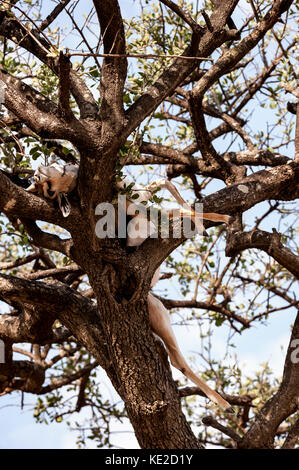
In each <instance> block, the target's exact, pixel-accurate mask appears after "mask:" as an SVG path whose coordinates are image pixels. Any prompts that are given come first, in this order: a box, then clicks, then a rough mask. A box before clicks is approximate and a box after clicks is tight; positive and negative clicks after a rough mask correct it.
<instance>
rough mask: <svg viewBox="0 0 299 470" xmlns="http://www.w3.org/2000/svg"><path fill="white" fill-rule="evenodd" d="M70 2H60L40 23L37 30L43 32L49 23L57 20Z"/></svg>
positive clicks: (67, 0) (66, 0) (63, 0)
mask: <svg viewBox="0 0 299 470" xmlns="http://www.w3.org/2000/svg"><path fill="white" fill-rule="evenodd" d="M70 1H71V0H60V2H59V3H58V5H57V6H56V7H55V8H54V10H53V11H51V13H50V14H49V15H48V16H47V18H46V19H44V20H43V21H42V23H41V24H40V26H39V29H40V30H41V31H44V30H45V29H46V28H48V27H49V26H50V24H51V23H53V21H54V20H55V19H56V18H57V16H58V15H60V13H61V12H62V11H63V10H64V8H65V7H66V6H67V4H68V3H70Z"/></svg>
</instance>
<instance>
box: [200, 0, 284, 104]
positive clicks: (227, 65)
mask: <svg viewBox="0 0 299 470" xmlns="http://www.w3.org/2000/svg"><path fill="white" fill-rule="evenodd" d="M291 4H292V0H275V1H274V2H273V6H272V8H271V9H270V10H269V12H268V13H267V14H266V16H265V17H264V18H263V19H262V20H261V21H260V22H259V23H258V25H257V26H256V28H255V29H254V30H253V31H252V33H250V34H249V35H248V36H247V37H246V38H244V39H243V40H242V41H241V42H240V43H239V44H238V45H237V46H235V47H234V48H233V49H229V50H228V51H227V52H225V53H224V54H223V55H222V56H221V57H220V58H219V60H218V61H217V62H216V64H215V65H213V66H212V67H211V69H210V70H209V71H208V72H207V73H206V74H205V75H204V76H203V77H202V78H200V80H199V81H198V83H197V84H196V85H195V87H194V88H193V90H192V92H191V93H192V96H193V98H197V99H200V98H202V97H203V95H204V93H205V92H206V91H207V90H208V89H209V88H210V86H211V85H212V84H213V83H215V82H216V80H218V79H219V78H220V77H221V76H222V75H223V74H225V73H226V72H228V71H229V70H230V69H231V67H233V66H235V65H236V64H237V63H238V62H240V60H241V59H242V58H243V57H244V56H245V55H246V54H248V52H249V51H250V50H252V49H253V48H254V47H255V46H256V45H257V43H258V42H259V41H260V39H261V38H262V37H263V36H264V35H265V34H266V32H267V31H269V29H271V28H272V27H273V26H274V24H275V23H276V22H277V21H278V20H279V19H280V16H281V15H282V14H283V13H284V12H285V11H286V10H287V9H288V8H289V7H290V5H291Z"/></svg>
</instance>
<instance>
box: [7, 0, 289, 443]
mask: <svg viewBox="0 0 299 470" xmlns="http://www.w3.org/2000/svg"><path fill="white" fill-rule="evenodd" d="M242 3H244V2H242ZM79 5H80V6H79V8H78V9H77V10H76V11H77V15H78V16H77V18H80V14H82V15H83V13H86V10H87V9H88V7H89V6H90V5H91V2H83V1H81V2H80V4H79ZM87 6H88V7H87ZM120 6H121V9H122V13H123V16H124V17H125V18H128V17H130V16H132V14H133V13H134V12H135V11H136V9H137V8H138V2H137V1H123V0H121V1H120ZM243 6H244V5H243ZM52 8H53V3H52V2H44V9H45V14H47V13H48V12H49V11H51V10H52ZM63 21H64V17H63V15H62V16H61V17H60V18H59V24H63ZM82 21H83V16H82ZM69 41H70V44H72V42H71V41H73V39H69ZM69 47H70V46H69ZM254 120H255V126H256V128H265V129H266V120H267V111H266V110H264V109H262V110H260V109H258V108H257V109H256V110H255V114H254ZM289 156H290V155H289ZM258 211H259V209H258V208H255V209H254V210H253V211H251V212H250V213H248V215H247V222H248V223H250V220H253V218H254V216H255V215H256V214H257V213H258ZM274 224H275V221H274V220H271V219H270V220H268V219H267V221H265V223H264V226H263V228H264V229H268V230H271V228H272V226H273V225H274ZM167 282H168V290H169V296H170V297H171V298H175V297H174V296H175V295H176V294H177V291H176V289H175V286H174V285H173V284H172V281H171V280H168V281H167ZM164 285H165V281H163V284H162V283H160V284H159V286H158V289H160V288H162V286H164ZM295 313H296V312H295V310H292V311H291V310H288V311H281V312H279V313H275V314H273V315H272V317H271V318H270V319H269V322H268V325H267V326H263V325H260V324H259V325H258V326H257V327H255V326H253V327H252V328H250V329H249V330H247V331H245V332H243V334H242V336H235V337H234V343H235V345H236V352H237V353H238V357H239V363H240V365H242V366H243V367H244V369H246V374H247V375H251V374H252V373H253V372H254V371H255V370H256V369H257V368H258V366H259V364H261V363H264V362H266V361H269V365H270V367H271V368H272V369H273V371H274V372H275V374H276V375H277V376H278V377H279V376H280V375H281V373H282V369H283V361H284V354H283V351H284V352H285V351H286V348H287V345H288V342H289V337H290V326H291V324H292V322H293V321H294V318H295ZM176 320H178V318H176V316H175V315H174V316H173V323H176ZM174 330H175V334H176V336H177V338H178V342H179V344H180V346H181V349H182V351H183V353H184V355H185V356H186V357H188V356H194V357H195V359H196V362H195V364H196V365H198V368H199V369H200V367H201V362H200V360H199V359H198V357H197V358H196V351H197V349H198V344H199V343H200V331H199V329H198V325H197V324H196V323H195V322H193V323H192V325H189V326H188V327H187V326H181V325H175V326H174ZM228 333H229V331H228V328H227V327H226V326H223V327H222V328H219V329H218V330H217V331H216V333H215V336H214V342H213V351H214V356H215V358H217V357H218V358H222V357H223V351H224V350H225V347H226V337H227V334H228ZM281 348H283V351H282V350H281ZM173 373H174V377H175V378H180V377H181V375H180V373H179V372H178V371H176V370H175V369H173ZM99 380H101V382H102V384H103V391H104V393H107V397H111V395H112V396H113V397H114V399H115V401H118V397H117V395H116V393H115V392H114V391H113V389H112V387H111V385H110V382H109V379H108V378H107V376H106V374H105V373H104V372H103V371H100V372H99ZM35 400H36V397H35V396H30V395H27V396H26V397H25V403H26V406H25V407H24V409H23V410H21V408H20V403H21V395H20V394H18V395H11V396H6V397H1V400H0V429H1V432H0V448H2V449H16V448H22V449H27V448H34V449H37V448H49V449H64V448H75V447H76V437H77V435H76V433H75V432H70V430H69V428H68V426H67V425H66V424H65V423H64V422H63V423H59V424H58V423H52V424H51V425H45V424H36V423H35V420H34V418H33V412H32V408H33V406H34V403H35ZM81 417H82V415H80V419H81ZM76 418H79V417H75V419H76ZM113 429H114V430H115V432H116V433H115V434H114V435H113V437H112V442H114V443H115V445H116V446H119V447H123V448H137V447H138V445H137V442H136V439H135V437H134V435H133V433H132V430H131V428H130V424H129V423H127V424H125V425H124V426H120V425H119V424H118V423H116V424H115V425H114V427H113ZM118 431H120V433H118ZM124 431H128V433H125V432H124ZM90 446H92V444H90Z"/></svg>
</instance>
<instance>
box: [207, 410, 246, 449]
mask: <svg viewBox="0 0 299 470" xmlns="http://www.w3.org/2000/svg"><path fill="white" fill-rule="evenodd" d="M202 422H203V424H205V425H206V426H212V427H213V428H215V429H218V431H220V432H222V433H224V434H226V435H227V436H229V437H230V438H231V439H233V441H235V442H237V443H239V442H241V440H242V438H241V437H240V436H239V434H237V433H236V431H234V430H233V429H232V428H228V427H226V426H223V425H222V424H220V423H218V421H217V420H216V419H215V418H213V416H205V417H204V418H203V419H202Z"/></svg>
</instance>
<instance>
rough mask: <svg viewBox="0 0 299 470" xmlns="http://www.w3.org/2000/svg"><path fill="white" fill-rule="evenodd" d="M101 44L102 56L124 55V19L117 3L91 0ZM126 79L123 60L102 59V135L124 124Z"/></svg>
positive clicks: (111, 132) (110, 132) (124, 61)
mask: <svg viewBox="0 0 299 470" xmlns="http://www.w3.org/2000/svg"><path fill="white" fill-rule="evenodd" d="M93 3H94V6H95V9H96V12H97V15H98V19H99V23H100V27H101V36H102V41H103V44H104V53H105V54H125V52H126V41H125V32H124V25H123V20H122V17H121V12H120V8H119V5H118V1H117V0H112V1H111V0H110V1H107V0H102V1H99V0H93ZM126 76H127V59H126V57H122V58H120V57H118V58H115V57H105V59H104V61H103V65H102V70H101V84H100V94H101V107H100V117H101V119H102V121H103V126H104V127H103V129H102V133H103V135H105V137H106V134H107V135H110V134H114V135H115V132H117V130H118V129H120V127H121V126H122V125H123V120H124V109H123V90H124V83H125V80H126Z"/></svg>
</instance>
